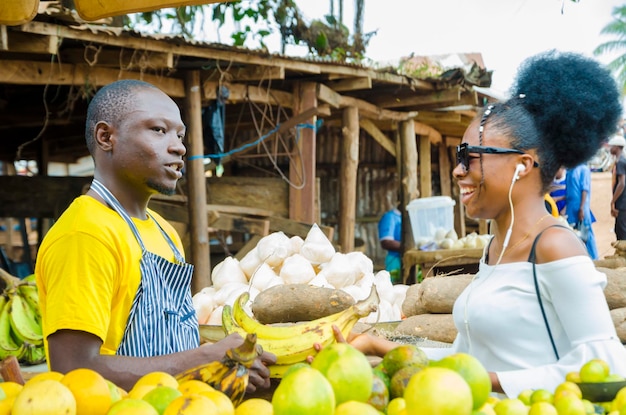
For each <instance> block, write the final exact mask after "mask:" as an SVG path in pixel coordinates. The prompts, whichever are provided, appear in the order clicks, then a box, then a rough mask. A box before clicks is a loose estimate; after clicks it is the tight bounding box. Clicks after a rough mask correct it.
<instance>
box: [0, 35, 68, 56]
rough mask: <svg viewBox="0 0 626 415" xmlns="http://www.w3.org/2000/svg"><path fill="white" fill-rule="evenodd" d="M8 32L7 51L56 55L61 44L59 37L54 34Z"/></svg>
mask: <svg viewBox="0 0 626 415" xmlns="http://www.w3.org/2000/svg"><path fill="white" fill-rule="evenodd" d="M7 34H8V39H7V49H6V51H7V52H16V53H34V54H44V55H56V54H57V52H58V49H59V45H60V42H59V37H58V36H54V35H29V34H26V33H20V32H15V31H9V32H8V33H7Z"/></svg>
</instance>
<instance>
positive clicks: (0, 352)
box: [0, 294, 25, 359]
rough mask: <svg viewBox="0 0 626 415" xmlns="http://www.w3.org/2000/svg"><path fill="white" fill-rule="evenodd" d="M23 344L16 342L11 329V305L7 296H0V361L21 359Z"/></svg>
mask: <svg viewBox="0 0 626 415" xmlns="http://www.w3.org/2000/svg"><path fill="white" fill-rule="evenodd" d="M24 349H25V345H24V343H23V342H16V341H15V339H14V338H13V334H12V329H11V317H10V316H9V304H8V298H7V296H6V295H4V294H3V295H0V359H5V358H7V357H9V356H16V357H19V356H20V355H22V353H23V352H24Z"/></svg>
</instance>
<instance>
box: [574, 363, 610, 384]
mask: <svg viewBox="0 0 626 415" xmlns="http://www.w3.org/2000/svg"><path fill="white" fill-rule="evenodd" d="M579 373H580V381H581V382H585V383H596V382H604V380H605V379H606V377H607V376H609V366H608V365H607V364H606V362H604V361H602V360H600V359H591V360H590V361H588V362H587V363H585V364H584V365H582V367H581V368H580V372H579Z"/></svg>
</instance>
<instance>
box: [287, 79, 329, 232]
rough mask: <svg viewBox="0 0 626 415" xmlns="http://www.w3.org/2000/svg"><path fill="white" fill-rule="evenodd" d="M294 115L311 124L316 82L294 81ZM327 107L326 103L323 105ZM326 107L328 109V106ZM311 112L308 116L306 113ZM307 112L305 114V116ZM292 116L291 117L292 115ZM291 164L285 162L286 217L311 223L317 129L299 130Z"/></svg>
mask: <svg viewBox="0 0 626 415" xmlns="http://www.w3.org/2000/svg"><path fill="white" fill-rule="evenodd" d="M294 99H295V102H294V113H295V114H297V115H296V116H295V117H298V118H300V119H301V120H300V121H299V122H298V123H301V122H305V123H307V124H312V125H315V122H316V120H317V118H316V117H315V115H313V114H316V113H317V108H318V107H317V84H316V83H314V82H302V83H300V82H299V83H297V84H296V86H295V88H294ZM326 107H328V106H326ZM329 110H330V109H329ZM308 114H311V115H308ZM307 115H308V116H307ZM295 117H294V118H295ZM296 145H297V147H298V148H297V150H296V149H294V152H295V153H296V154H295V155H294V159H295V161H294V163H290V164H289V181H290V182H291V183H294V184H295V186H290V187H289V218H291V219H293V220H297V221H301V222H309V223H313V222H315V219H316V217H315V213H316V212H315V191H316V189H315V177H316V174H315V163H316V162H315V157H316V147H317V132H316V131H315V130H314V129H312V128H305V129H302V130H301V131H300V140H298V142H297V144H296Z"/></svg>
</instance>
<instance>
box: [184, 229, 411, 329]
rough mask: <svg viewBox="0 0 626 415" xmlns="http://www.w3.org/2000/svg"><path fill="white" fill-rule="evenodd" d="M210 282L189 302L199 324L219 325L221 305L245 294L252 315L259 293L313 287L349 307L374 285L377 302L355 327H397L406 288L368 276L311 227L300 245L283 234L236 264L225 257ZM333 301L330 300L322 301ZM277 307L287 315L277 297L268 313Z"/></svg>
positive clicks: (367, 263)
mask: <svg viewBox="0 0 626 415" xmlns="http://www.w3.org/2000/svg"><path fill="white" fill-rule="evenodd" d="M211 279H212V281H213V285H212V286H210V287H205V288H203V289H202V290H201V291H199V292H198V293H196V294H195V295H194V296H193V304H194V308H195V309H196V312H197V314H198V321H199V323H200V324H209V325H221V323H222V309H223V308H224V305H225V304H229V305H231V306H232V304H233V303H234V302H235V300H236V299H237V297H239V295H240V294H241V293H243V292H244V291H248V292H249V293H250V301H249V302H248V304H247V305H246V307H247V311H248V312H249V313H250V314H253V313H252V309H253V306H252V304H253V302H254V301H255V299H256V297H257V295H258V294H259V293H261V292H263V291H265V290H267V289H269V288H271V287H276V286H281V285H284V286H289V285H295V284H299V285H300V286H301V285H303V284H304V285H306V286H309V287H311V289H312V292H314V291H315V290H314V288H315V287H323V288H325V289H329V290H330V291H329V292H331V291H332V290H333V289H334V290H341V291H343V292H344V293H347V294H349V295H350V297H351V298H352V299H353V300H354V301H355V302H356V301H359V300H362V299H364V298H367V296H368V295H369V293H370V291H371V288H372V285H376V289H377V291H378V294H379V296H380V303H379V306H378V310H377V311H376V312H375V313H371V314H370V315H369V316H367V317H364V318H362V319H361V320H360V321H361V322H363V323H368V324H372V323H376V322H387V321H398V320H401V319H402V303H403V302H404V298H405V296H406V292H407V290H408V288H409V286H408V285H402V284H396V285H393V284H392V283H391V277H390V275H389V272H387V271H379V272H377V273H374V264H373V262H372V260H371V259H370V258H368V257H367V255H365V254H364V253H362V252H358V251H355V252H350V253H346V254H343V253H341V252H336V251H335V247H334V246H333V244H332V243H331V242H330V240H328V238H327V237H326V235H324V233H323V232H322V231H321V229H320V228H319V226H317V224H314V225H313V226H312V227H311V229H310V231H309V233H308V234H307V236H306V238H305V239H304V240H303V239H302V238H300V237H299V236H293V237H288V236H287V235H285V234H284V233H283V232H274V233H271V234H269V235H267V236H265V237H263V238H262V239H261V240H259V242H258V244H257V245H256V247H254V248H253V249H252V250H251V251H250V252H248V253H247V254H246V255H245V256H244V257H243V258H242V259H241V261H239V260H237V259H236V258H233V257H228V258H226V259H225V260H224V261H222V262H220V263H219V264H217V265H216V266H215V267H214V268H213V271H212V273H211ZM274 291H276V290H274ZM289 292H290V291H289V290H284V291H283V293H286V294H285V295H289V294H288V293H289ZM324 292H326V291H324ZM324 295H326V294H324ZM339 297H341V296H335V297H332V295H331V297H325V298H339ZM305 298H306V297H305ZM320 298H321V297H320V295H311V296H310V304H307V303H303V301H304V300H302V299H301V298H300V299H298V304H297V305H296V306H298V307H299V308H302V309H307V308H311V309H317V308H319V304H315V303H316V302H318V303H319V301H320ZM322 298H324V297H322ZM285 300H287V299H285ZM349 305H350V302H346V304H345V307H348V306H349ZM281 307H283V308H285V312H289V309H290V308H291V309H293V307H294V302H293V301H281V299H280V297H279V296H277V299H276V301H273V304H272V311H273V312H274V313H275V314H276V313H278V314H280V312H281V311H280V310H281ZM277 310H278V311H277ZM257 312H258V309H257Z"/></svg>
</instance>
